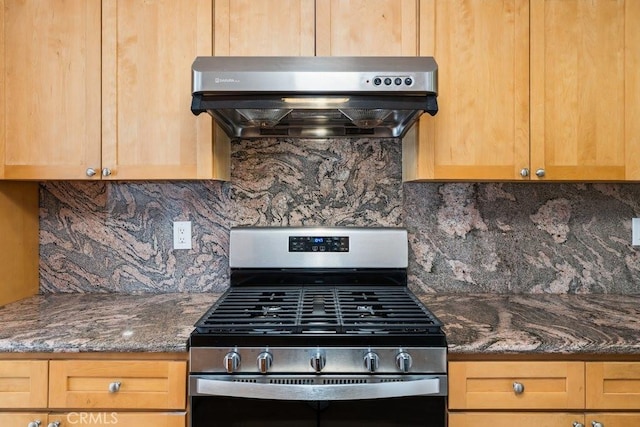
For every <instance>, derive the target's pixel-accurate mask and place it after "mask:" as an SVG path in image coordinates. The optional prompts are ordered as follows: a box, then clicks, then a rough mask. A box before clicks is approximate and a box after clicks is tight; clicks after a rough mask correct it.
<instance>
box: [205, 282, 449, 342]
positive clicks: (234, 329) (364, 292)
mask: <svg viewBox="0 0 640 427" xmlns="http://www.w3.org/2000/svg"><path fill="white" fill-rule="evenodd" d="M441 326H442V324H441V322H440V321H439V320H438V319H437V318H436V317H435V316H434V315H433V314H432V313H431V312H430V311H429V310H428V309H427V308H426V307H424V305H423V304H422V303H420V301H418V300H417V299H416V298H415V296H414V295H413V294H412V293H411V292H410V291H409V290H408V289H407V288H404V287H388V286H383V287H366V286H359V287H342V286H339V287H326V286H318V287H315V286H308V287H303V286H301V287H286V288H269V289H265V288H264V287H237V288H230V289H229V290H228V291H227V292H226V293H225V294H224V295H223V296H222V297H221V298H220V300H219V301H218V302H217V303H216V304H214V305H213V307H211V309H209V311H208V312H207V313H205V315H204V316H203V317H202V318H201V319H200V320H199V321H198V323H197V324H196V329H197V330H198V332H201V333H217V334H231V333H233V334H238V333H240V334H395V335H402V334H416V333H418V334H429V333H440V327H441Z"/></svg>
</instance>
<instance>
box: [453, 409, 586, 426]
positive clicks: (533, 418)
mask: <svg viewBox="0 0 640 427" xmlns="http://www.w3.org/2000/svg"><path fill="white" fill-rule="evenodd" d="M573 423H582V424H584V416H583V415H582V414H570V413H532V412H529V413H523V412H508V413H507V412H475V413H474V412H457V413H450V414H449V427H516V426H517V427H574V424H573ZM589 427H591V426H589Z"/></svg>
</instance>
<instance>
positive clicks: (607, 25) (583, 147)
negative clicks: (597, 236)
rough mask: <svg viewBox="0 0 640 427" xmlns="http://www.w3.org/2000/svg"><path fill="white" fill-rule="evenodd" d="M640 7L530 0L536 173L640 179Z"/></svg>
mask: <svg viewBox="0 0 640 427" xmlns="http://www.w3.org/2000/svg"><path fill="white" fill-rule="evenodd" d="M639 22H640V2H639V1H637V0H591V1H583V0H562V1H559V0H531V168H532V172H533V173H534V175H533V178H532V179H535V173H536V171H538V170H540V171H542V172H543V173H544V179H549V180H587V181H595V180H638V179H640V162H639V161H638V159H639V158H640V157H639V155H640V119H639V118H640V71H639V70H640V27H639V26H638V23H639Z"/></svg>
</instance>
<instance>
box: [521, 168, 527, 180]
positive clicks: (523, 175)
mask: <svg viewBox="0 0 640 427" xmlns="http://www.w3.org/2000/svg"><path fill="white" fill-rule="evenodd" d="M520 176H521V177H523V178H526V177H528V176H529V169H528V168H522V169H520Z"/></svg>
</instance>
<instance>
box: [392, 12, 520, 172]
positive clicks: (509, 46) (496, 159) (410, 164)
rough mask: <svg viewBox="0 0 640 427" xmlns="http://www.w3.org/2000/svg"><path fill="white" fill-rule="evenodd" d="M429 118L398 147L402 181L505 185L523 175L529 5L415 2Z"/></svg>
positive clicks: (425, 118)
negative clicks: (434, 66) (433, 68)
mask: <svg viewBox="0 0 640 427" xmlns="http://www.w3.org/2000/svg"><path fill="white" fill-rule="evenodd" d="M420 55H421V56H433V57H434V58H435V59H436V62H437V63H438V108H439V111H438V113H437V114H436V116H434V117H431V116H426V117H422V118H421V120H420V126H419V132H418V135H417V137H416V136H413V137H408V138H405V139H404V141H403V176H404V179H405V180H458V179H460V180H485V179H486V180H494V179H495V180H509V179H516V178H520V172H521V170H522V169H526V168H528V167H529V61H528V55H529V1H528V0H459V1H451V0H421V1H420Z"/></svg>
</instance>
